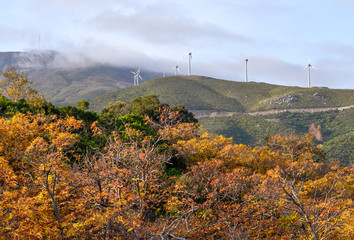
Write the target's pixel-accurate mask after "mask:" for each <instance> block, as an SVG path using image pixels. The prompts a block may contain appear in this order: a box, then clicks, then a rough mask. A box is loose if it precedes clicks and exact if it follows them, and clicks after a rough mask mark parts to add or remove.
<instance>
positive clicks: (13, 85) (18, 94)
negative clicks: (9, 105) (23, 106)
mask: <svg viewBox="0 0 354 240" xmlns="http://www.w3.org/2000/svg"><path fill="white" fill-rule="evenodd" d="M2 75H3V76H4V77H5V79H1V81H0V93H1V94H4V95H5V96H7V97H8V98H10V99H11V100H13V101H15V102H17V101H18V100H20V99H25V100H26V101H27V103H28V104H30V105H31V106H35V107H36V106H40V105H41V104H42V103H43V101H44V96H43V95H42V94H39V93H38V91H37V90H36V89H34V88H32V87H31V85H32V81H29V80H28V78H26V77H25V76H24V73H23V72H21V73H17V72H16V69H15V68H14V67H12V68H11V69H9V70H8V72H3V73H2Z"/></svg>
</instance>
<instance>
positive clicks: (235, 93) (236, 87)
mask: <svg viewBox="0 0 354 240" xmlns="http://www.w3.org/2000/svg"><path fill="white" fill-rule="evenodd" d="M152 94H153V95H156V96H157V97H158V98H159V99H160V101H161V102H163V103H167V104H170V105H177V104H182V105H184V106H186V107H187V108H188V109H189V110H191V111H196V110H200V111H213V110H215V111H221V112H255V111H265V110H271V109H293V108H322V107H340V106H348V105H352V104H354V90H350V89H328V88H300V87H289V86H279V85H273V84H267V83H255V82H248V83H244V82H234V81H227V80H220V79H214V78H210V77H203V76H177V77H165V78H157V79H152V80H149V81H146V82H144V83H142V84H140V85H138V86H134V87H128V88H124V89H120V90H116V91H113V92H110V93H107V94H105V95H101V96H99V97H97V98H95V99H92V100H91V101H90V104H91V109H92V110H93V111H96V112H99V111H100V110H101V109H102V108H103V107H105V106H107V105H108V103H109V102H112V103H113V102H116V101H118V100H119V101H123V102H130V101H131V100H133V99H134V98H135V97H138V96H144V95H152Z"/></svg>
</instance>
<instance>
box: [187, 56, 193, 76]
mask: <svg viewBox="0 0 354 240" xmlns="http://www.w3.org/2000/svg"><path fill="white" fill-rule="evenodd" d="M191 61H192V52H189V53H188V76H190V75H191V74H192V65H191Z"/></svg>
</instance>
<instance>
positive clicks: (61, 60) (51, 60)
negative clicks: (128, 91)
mask: <svg viewBox="0 0 354 240" xmlns="http://www.w3.org/2000/svg"><path fill="white" fill-rule="evenodd" d="M12 66H13V67H15V68H16V70H18V71H22V72H25V74H26V76H27V77H28V78H29V79H30V80H32V81H33V87H34V88H36V89H37V90H38V91H39V92H40V93H43V94H44V95H45V97H46V98H47V99H49V100H50V101H51V102H52V103H53V104H54V105H58V106H63V105H74V106H75V105H76V103H77V102H78V101H81V100H90V99H93V98H95V97H97V96H100V95H102V94H105V93H108V92H111V91H114V90H117V89H121V88H126V87H129V86H132V85H133V75H132V73H131V71H136V69H133V68H131V67H117V66H113V65H109V64H98V63H94V62H92V61H90V60H87V59H84V58H82V59H80V61H79V62H78V61H76V62H75V61H73V60H71V59H68V58H67V57H65V56H64V55H62V54H61V53H59V52H56V51H50V50H48V51H30V52H0V68H1V69H2V71H6V70H7V69H9V68H10V67H12ZM141 76H142V77H143V79H144V80H149V79H153V78H156V77H158V76H161V73H157V72H149V71H146V70H144V69H142V70H141Z"/></svg>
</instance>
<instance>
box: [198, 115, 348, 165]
mask: <svg viewBox="0 0 354 240" xmlns="http://www.w3.org/2000/svg"><path fill="white" fill-rule="evenodd" d="M353 117H354V108H351V109H347V110H343V111H329V112H316V113H290V112H285V113H280V114H274V115H264V116H263V115H259V116H252V115H246V114H234V115H233V116H229V117H213V118H210V117H204V118H201V119H199V122H200V124H201V125H202V126H203V127H204V128H205V129H207V130H208V131H209V132H211V133H216V134H221V135H223V136H226V137H232V138H233V140H234V141H235V142H236V143H243V144H247V145H251V146H253V147H255V146H261V145H264V144H266V137H268V136H272V135H275V134H281V135H285V136H288V135H295V136H298V137H300V136H301V135H302V134H305V133H308V132H309V128H310V126H311V125H312V124H315V125H316V126H321V136H322V140H321V141H317V142H316V143H317V144H322V145H323V147H322V149H323V150H324V151H325V153H326V155H327V159H328V160H338V161H340V162H341V163H342V164H343V165H351V164H353V163H354V141H353V137H354V122H353Z"/></svg>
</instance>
